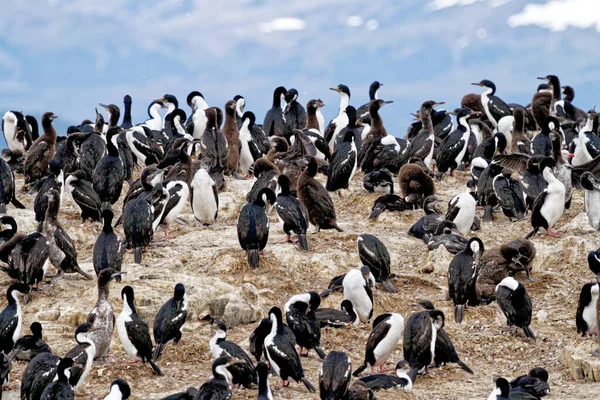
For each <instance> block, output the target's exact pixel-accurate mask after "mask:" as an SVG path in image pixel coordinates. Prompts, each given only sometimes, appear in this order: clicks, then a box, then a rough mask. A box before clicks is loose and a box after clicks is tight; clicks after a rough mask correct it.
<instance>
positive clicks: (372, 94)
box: [369, 81, 383, 100]
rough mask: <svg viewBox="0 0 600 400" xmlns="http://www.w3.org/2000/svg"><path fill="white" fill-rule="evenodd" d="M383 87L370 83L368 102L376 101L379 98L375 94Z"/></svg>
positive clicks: (376, 82)
mask: <svg viewBox="0 0 600 400" xmlns="http://www.w3.org/2000/svg"><path fill="white" fill-rule="evenodd" d="M382 86H383V83H381V82H378V81H375V82H373V83H371V85H370V86H369V99H370V100H376V99H377V98H378V97H379V96H377V92H378V91H379V88H380V87H382Z"/></svg>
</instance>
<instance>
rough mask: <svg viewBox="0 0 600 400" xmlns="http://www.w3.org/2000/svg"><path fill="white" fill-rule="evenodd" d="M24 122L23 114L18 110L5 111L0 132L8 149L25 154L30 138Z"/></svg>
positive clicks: (30, 141) (29, 144)
mask: <svg viewBox="0 0 600 400" xmlns="http://www.w3.org/2000/svg"><path fill="white" fill-rule="evenodd" d="M26 122H27V121H26V119H25V117H24V116H23V114H22V113H20V112H18V111H7V112H6V113H5V114H4V116H3V117H2V132H3V133H4V140H5V141H6V145H7V146H8V148H9V149H10V151H13V152H14V151H20V152H21V153H23V154H25V152H26V150H27V149H29V146H31V143H32V138H31V137H28V135H27V129H26V128H25V127H26ZM33 140H35V139H33Z"/></svg>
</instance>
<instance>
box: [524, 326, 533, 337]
mask: <svg viewBox="0 0 600 400" xmlns="http://www.w3.org/2000/svg"><path fill="white" fill-rule="evenodd" d="M523 332H525V336H527V337H528V338H530V339H533V340H535V335H534V334H533V331H532V330H531V328H530V327H528V326H524V327H523Z"/></svg>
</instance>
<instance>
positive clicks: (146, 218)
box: [123, 183, 163, 264]
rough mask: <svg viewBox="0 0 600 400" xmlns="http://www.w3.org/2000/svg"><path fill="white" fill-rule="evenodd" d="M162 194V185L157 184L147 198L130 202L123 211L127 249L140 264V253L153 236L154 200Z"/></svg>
mask: <svg viewBox="0 0 600 400" xmlns="http://www.w3.org/2000/svg"><path fill="white" fill-rule="evenodd" d="M162 194H163V186H162V183H157V184H156V185H155V186H154V188H153V189H152V191H151V193H149V194H148V195H147V196H140V197H138V198H136V199H133V200H130V201H128V202H127V204H126V205H125V209H124V210H123V232H124V233H125V240H126V243H127V248H128V249H133V251H134V253H135V256H134V259H135V262H136V263H137V264H141V263H142V251H143V249H145V248H146V247H147V246H148V245H149V244H150V241H151V240H152V238H153V236H154V229H153V226H152V224H153V221H154V206H153V203H154V200H155V199H157V198H158V197H160V196H162Z"/></svg>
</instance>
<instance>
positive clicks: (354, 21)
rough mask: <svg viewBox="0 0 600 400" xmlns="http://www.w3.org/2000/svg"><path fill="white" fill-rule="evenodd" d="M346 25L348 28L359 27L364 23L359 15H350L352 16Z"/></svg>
mask: <svg viewBox="0 0 600 400" xmlns="http://www.w3.org/2000/svg"><path fill="white" fill-rule="evenodd" d="M346 23H347V24H348V25H349V26H352V27H357V26H361V25H362V24H363V23H364V21H363V19H362V17H361V16H360V15H352V16H350V17H348V20H347V21H346Z"/></svg>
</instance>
